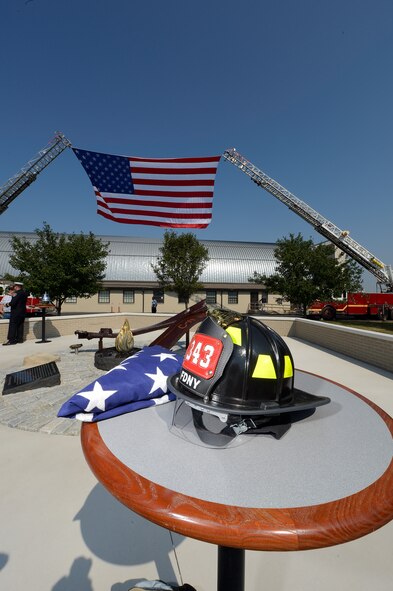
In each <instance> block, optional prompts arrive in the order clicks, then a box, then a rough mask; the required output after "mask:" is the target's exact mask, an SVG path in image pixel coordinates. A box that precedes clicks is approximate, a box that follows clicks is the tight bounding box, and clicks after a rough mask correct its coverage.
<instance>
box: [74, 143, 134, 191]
mask: <svg viewBox="0 0 393 591" xmlns="http://www.w3.org/2000/svg"><path fill="white" fill-rule="evenodd" d="M73 151H74V153H75V156H76V157H77V158H78V160H79V161H80V163H81V164H82V166H83V168H84V169H85V171H86V172H87V174H88V176H89V178H90V180H91V183H92V185H93V186H94V187H95V188H96V189H97V191H99V192H103V193H124V194H127V195H131V194H132V193H133V192H134V185H133V183H132V177H131V170H130V162H129V160H128V158H127V157H126V156H113V155H111V154H101V153H100V152H91V151H88V150H80V149H79V148H73Z"/></svg>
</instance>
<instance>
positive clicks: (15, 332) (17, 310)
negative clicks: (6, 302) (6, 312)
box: [3, 281, 27, 345]
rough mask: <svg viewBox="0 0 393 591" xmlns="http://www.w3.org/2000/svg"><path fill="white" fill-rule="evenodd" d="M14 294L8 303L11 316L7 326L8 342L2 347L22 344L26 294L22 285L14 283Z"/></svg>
mask: <svg viewBox="0 0 393 591" xmlns="http://www.w3.org/2000/svg"><path fill="white" fill-rule="evenodd" d="M14 290H15V294H14V296H13V297H12V300H11V302H10V308H11V316H10V323H9V326H8V337H7V338H8V341H7V342H6V343H3V345H16V344H17V343H23V325H24V322H25V317H26V302H27V292H26V291H25V290H24V289H23V283H21V282H20V281H15V283H14Z"/></svg>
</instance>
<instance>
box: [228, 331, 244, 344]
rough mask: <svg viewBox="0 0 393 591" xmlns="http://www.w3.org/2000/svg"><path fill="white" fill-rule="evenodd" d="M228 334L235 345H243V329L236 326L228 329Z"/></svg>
mask: <svg viewBox="0 0 393 591" xmlns="http://www.w3.org/2000/svg"><path fill="white" fill-rule="evenodd" d="M226 331H227V333H228V334H229V336H230V337H231V339H232V341H233V342H234V344H235V345H239V346H241V344H242V329H241V328H237V327H236V326H228V328H227V329H226Z"/></svg>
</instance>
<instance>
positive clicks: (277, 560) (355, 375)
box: [0, 336, 393, 591]
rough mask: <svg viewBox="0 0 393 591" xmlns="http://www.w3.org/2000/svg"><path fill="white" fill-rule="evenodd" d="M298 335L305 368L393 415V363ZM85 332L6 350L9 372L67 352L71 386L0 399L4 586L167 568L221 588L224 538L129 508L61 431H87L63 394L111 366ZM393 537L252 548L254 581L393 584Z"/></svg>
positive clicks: (204, 589) (81, 585)
mask: <svg viewBox="0 0 393 591" xmlns="http://www.w3.org/2000/svg"><path fill="white" fill-rule="evenodd" d="M286 340H287V342H288V344H289V346H290V349H291V351H292V354H293V356H294V360H295V366H296V367H297V368H298V369H304V370H307V371H311V372H313V373H316V374H319V375H321V376H324V377H327V378H329V379H332V380H334V381H337V382H339V383H341V384H344V385H345V386H347V387H349V388H352V389H354V390H355V391H357V392H359V393H361V394H363V395H365V396H367V397H368V398H370V399H371V400H373V401H374V402H376V403H377V404H378V405H379V406H381V407H382V408H383V409H384V410H385V411H387V412H388V413H389V414H391V415H393V374H392V373H388V372H383V371H379V370H376V369H375V368H373V367H371V366H367V365H365V364H361V363H356V362H353V361H352V360H351V359H349V358H346V357H344V356H340V355H336V354H333V353H330V352H329V351H326V350H323V349H319V348H316V347H313V346H310V345H308V344H307V343H303V342H300V341H298V340H295V339H290V338H288V339H286ZM75 342H77V341H76V339H75V336H70V337H59V338H56V339H53V340H52V342H51V343H47V344H40V345H37V344H35V343H34V341H33V342H26V343H23V344H21V345H16V346H14V347H2V348H1V350H0V371H1V379H2V380H3V378H4V376H5V374H6V373H10V372H12V371H17V370H20V369H22V366H23V358H24V357H26V356H29V355H31V354H32V353H37V352H38V351H39V352H40V353H47V352H51V353H57V354H59V355H60V361H59V362H58V367H59V371H60V373H61V380H62V383H61V385H60V386H56V387H53V388H49V389H48V388H45V389H40V392H39V391H38V390H37V391H34V390H32V391H30V392H26V393H21V394H17V395H8V396H3V397H2V400H1V401H0V473H1V480H0V499H1V503H0V524H1V526H0V589H7V590H12V591H25V590H27V589H28V590H29V591H92V590H94V591H127V590H128V589H130V588H131V587H132V586H133V584H134V583H135V582H136V581H139V580H141V579H143V578H148V579H152V578H161V579H163V580H166V581H168V582H169V581H175V580H177V581H178V583H181V582H182V581H184V582H188V583H190V584H192V585H193V586H195V587H196V589H197V590H198V591H214V589H215V585H216V549H215V547H214V546H212V545H210V544H205V543H203V542H199V541H197V540H192V539H188V538H187V539H186V538H184V537H182V536H179V535H176V534H170V533H169V532H167V531H166V530H164V529H162V528H159V527H157V526H155V525H153V524H150V523H149V522H147V521H146V520H144V519H142V518H140V517H138V516H137V515H135V514H133V513H131V512H130V511H129V510H127V509H126V508H124V507H123V506H122V505H120V504H119V503H118V502H117V501H116V500H115V499H114V498H112V497H111V495H109V494H108V493H107V492H106V491H105V489H104V488H103V487H102V486H101V485H100V484H98V483H97V481H96V479H95V478H94V476H93V474H92V473H91V472H90V469H89V467H88V466H87V464H86V462H85V460H84V457H83V454H82V451H81V447H80V442H79V437H77V436H74V437H69V436H68V437H65V436H64V435H62V434H61V433H67V434H69V435H75V434H77V433H78V429H79V426H78V425H77V424H76V423H75V422H74V421H68V420H67V419H62V420H60V419H56V413H57V410H58V408H59V406H60V404H61V403H62V401H63V399H66V398H67V397H70V396H71V395H72V394H73V393H74V392H75V391H76V390H77V389H79V384H81V386H84V385H85V384H86V383H88V382H89V381H91V380H92V379H94V378H95V377H96V375H97V374H96V373H95V372H98V373H101V372H99V370H95V369H94V366H93V364H92V362H91V360H92V357H93V354H94V351H95V349H96V345H95V343H94V342H93V341H90V342H88V341H84V342H83V343H84V344H83V347H82V349H81V352H80V353H79V354H78V355H74V354H73V353H70V349H69V345H70V344H72V343H75ZM81 342H82V341H81ZM82 351H83V353H82ZM92 366H93V367H92ZM2 385H3V382H1V387H2ZM41 390H42V392H41ZM33 392H34V394H32V393H33ZM15 396H17V397H18V398H15ZM33 396H34V400H32V399H33ZM12 398H13V400H12ZM6 399H7V400H6ZM6 407H8V411H9V413H10V414H9V416H8V417H7V415H6V413H5V412H4V413H3V411H4V409H5V408H6ZM48 408H49V409H50V412H49V415H48V414H47V413H48ZM18 413H20V414H21V415H23V420H20V421H19V422H18V420H17V419H15V417H16V416H17V415H18ZM10 417H13V418H10ZM40 417H41V418H42V419H43V423H42V424H41V423H40ZM48 417H49V420H48ZM45 421H47V422H45ZM53 421H54V422H53ZM56 421H60V422H57V423H56ZM12 423H13V425H12V426H13V427H14V428H11V424H12ZM55 423H56V425H55ZM63 424H69V425H70V426H69V427H67V428H66V427H64V429H63ZM60 425H61V426H60ZM71 425H73V427H71ZM74 429H75V431H74ZM392 494H393V491H392ZM392 547H393V522H392V523H390V524H388V525H386V526H385V527H383V528H382V529H380V530H378V531H376V532H374V533H373V534H371V535H368V536H366V537H364V538H361V539H360V540H356V541H354V542H351V543H348V544H344V545H341V546H335V547H332V548H326V549H322V550H314V551H308V552H294V553H278V552H273V553H263V552H247V553H246V591H261V590H262V591H263V590H264V589H272V590H274V591H316V589H318V591H331V590H332V589H335V591H348V590H349V589H356V591H369V589H373V591H390V590H391V588H392V580H393V562H392V560H391V548H392Z"/></svg>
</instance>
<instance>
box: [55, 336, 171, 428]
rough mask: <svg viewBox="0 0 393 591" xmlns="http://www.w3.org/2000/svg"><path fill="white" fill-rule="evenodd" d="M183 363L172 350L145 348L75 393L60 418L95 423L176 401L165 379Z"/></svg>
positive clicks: (62, 409)
mask: <svg viewBox="0 0 393 591" xmlns="http://www.w3.org/2000/svg"><path fill="white" fill-rule="evenodd" d="M181 364H182V358H181V356H180V355H176V354H175V353H173V351H170V350H169V349H165V348H164V347H160V346H158V345H155V346H153V347H144V348H143V349H142V350H141V351H139V352H138V353H136V354H135V355H132V356H131V357H128V358H127V359H125V360H124V361H123V362H122V363H120V364H119V365H116V367H114V368H112V369H111V370H110V371H108V372H107V373H106V374H104V375H103V376H101V377H100V378H98V379H97V380H96V381H95V382H93V383H91V384H89V385H88V386H86V387H85V388H83V390H80V391H79V392H77V393H76V394H74V395H73V396H72V397H71V398H70V399H69V400H68V401H67V402H65V403H64V404H63V406H62V407H61V409H60V410H59V412H58V414H57V416H58V417H66V418H69V419H78V420H80V421H85V422H95V421H102V420H103V419H109V418H111V417H115V416H117V415H121V414H124V413H127V412H133V411H134V410H139V409H141V408H146V407H148V406H154V405H157V404H163V403H165V402H169V401H171V400H174V399H175V396H174V394H172V393H171V392H168V393H167V385H166V380H167V377H168V376H170V375H172V374H174V373H177V372H178V371H179V370H180V367H181Z"/></svg>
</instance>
